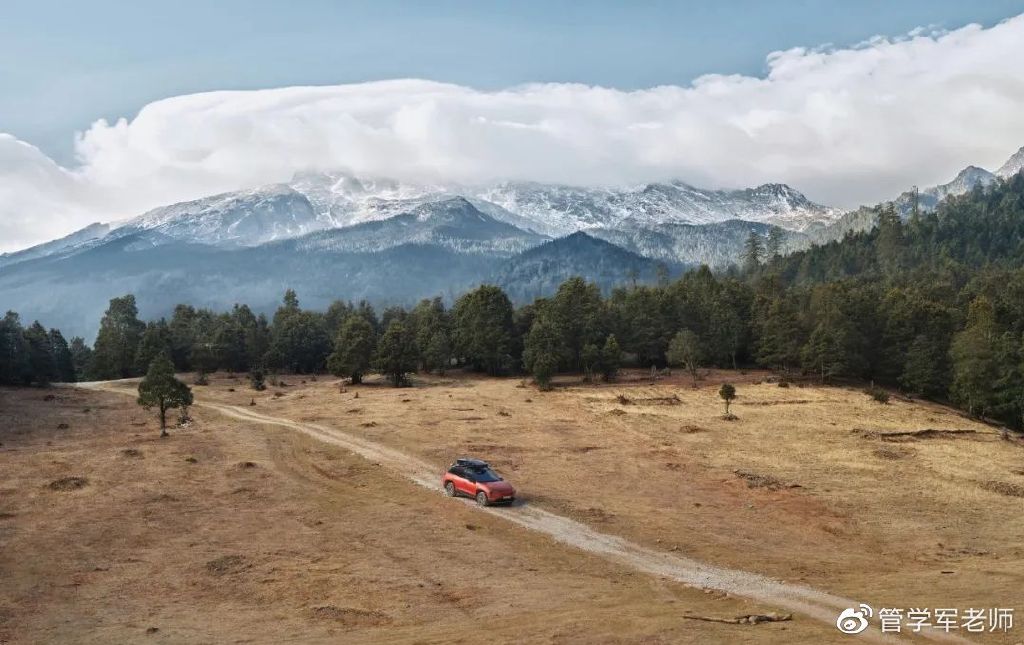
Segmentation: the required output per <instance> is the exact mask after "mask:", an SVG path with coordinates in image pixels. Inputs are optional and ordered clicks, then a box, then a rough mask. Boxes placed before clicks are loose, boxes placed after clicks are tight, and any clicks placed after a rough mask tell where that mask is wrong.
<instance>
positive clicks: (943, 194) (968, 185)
mask: <svg viewBox="0 0 1024 645" xmlns="http://www.w3.org/2000/svg"><path fill="white" fill-rule="evenodd" d="M996 179H997V177H996V175H994V174H992V173H991V172H989V171H987V170H985V169H984V168H979V167H977V166H967V167H966V168H964V169H963V170H961V171H960V172H958V173H957V175H956V177H954V178H953V181H951V182H949V183H948V184H942V185H940V186H933V187H931V188H925V189H924V190H922V191H921V194H922V195H925V196H928V197H930V198H932V199H934V200H935V202H936V203H938V202H940V201H942V200H943V199H945V198H947V197H950V196H951V195H963V194H964V193H966V192H969V191H971V190H973V189H974V187H975V186H979V185H980V186H988V185H989V184H991V183H992V182H994V181H995V180H996Z"/></svg>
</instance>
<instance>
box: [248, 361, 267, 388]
mask: <svg viewBox="0 0 1024 645" xmlns="http://www.w3.org/2000/svg"><path fill="white" fill-rule="evenodd" d="M249 385H250V386H251V387H252V389H254V390H256V391H257V392H262V391H263V390H265V389H267V384H266V381H265V380H264V377H263V370H261V369H260V368H258V367H257V368H253V370H252V371H251V372H249Z"/></svg>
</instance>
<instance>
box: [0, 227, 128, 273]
mask: <svg viewBox="0 0 1024 645" xmlns="http://www.w3.org/2000/svg"><path fill="white" fill-rule="evenodd" d="M110 229H111V226H110V225H109V224H100V223H98V222H97V223H94V224H90V225H88V226H86V227H85V228H82V229H79V230H77V231H75V232H74V233H72V234H71V235H66V236H64V237H62V238H58V239H56V240H52V241H50V242H44V243H43V244H37V245H36V246H33V247H30V248H27V249H23V250H21V251H15V252H14V253H0V267H3V266H6V265H8V264H15V263H17V262H25V261H27V260H34V259H36V258H43V257H47V256H51V255H55V254H57V253H60V252H61V251H65V250H67V249H74V248H78V247H80V246H82V245H83V244H87V243H89V242H92V241H94V240H98V239H100V238H102V237H104V236H105V235H106V234H107V233H109V232H110Z"/></svg>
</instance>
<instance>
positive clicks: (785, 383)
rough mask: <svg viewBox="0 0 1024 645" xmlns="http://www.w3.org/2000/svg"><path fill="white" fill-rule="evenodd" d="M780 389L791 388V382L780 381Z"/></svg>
mask: <svg viewBox="0 0 1024 645" xmlns="http://www.w3.org/2000/svg"><path fill="white" fill-rule="evenodd" d="M779 387H789V381H779Z"/></svg>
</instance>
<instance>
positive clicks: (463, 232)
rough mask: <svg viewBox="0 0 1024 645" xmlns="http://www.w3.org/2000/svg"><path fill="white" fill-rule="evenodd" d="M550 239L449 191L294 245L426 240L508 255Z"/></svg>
mask: <svg viewBox="0 0 1024 645" xmlns="http://www.w3.org/2000/svg"><path fill="white" fill-rule="evenodd" d="M546 239H547V238H546V237H544V236H541V235H538V234H536V233H532V232H530V231H524V230H522V229H519V228H516V227H515V226H512V225H511V224H507V223H505V222H502V221H499V220H497V219H495V218H493V217H491V216H490V215H487V214H485V213H482V212H481V211H479V210H477V208H476V207H474V206H473V204H471V203H470V202H469V201H468V200H466V199H465V198H463V197H450V198H448V199H442V200H438V201H431V202H423V203H419V204H416V205H415V206H413V207H412V208H410V209H408V211H407V212H404V213H401V214H398V215H394V216H392V217H388V218H387V219H382V220H375V221H365V222H361V223H359V224H353V225H351V226H344V227H339V228H333V229H330V230H325V231H320V232H317V233H314V234H312V235H307V236H305V237H302V238H300V239H298V240H296V241H295V248H296V249H297V250H299V251H316V252H324V251H335V252H346V253H368V252H379V251H383V250H385V249H391V248H395V247H398V246H402V245H406V244H421V245H431V246H438V247H442V248H445V249H448V250H451V251H456V252H459V253H471V254H477V255H481V254H482V255H489V256H492V257H508V256H511V255H513V254H515V253H520V252H522V251H524V250H526V249H528V248H531V247H533V246H536V245H537V244H540V243H541V242H543V241H545V240H546Z"/></svg>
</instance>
